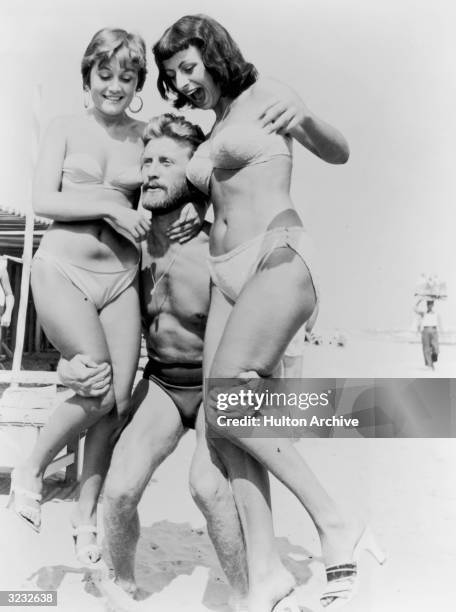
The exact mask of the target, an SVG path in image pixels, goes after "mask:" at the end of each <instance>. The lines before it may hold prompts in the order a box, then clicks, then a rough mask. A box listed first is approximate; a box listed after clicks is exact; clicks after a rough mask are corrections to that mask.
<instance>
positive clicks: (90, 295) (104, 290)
mask: <svg viewBox="0 0 456 612" xmlns="http://www.w3.org/2000/svg"><path fill="white" fill-rule="evenodd" d="M34 259H35V260H38V259H40V260H41V261H44V262H46V263H47V264H48V265H51V266H53V267H54V268H55V269H56V270H58V271H59V272H60V274H62V276H64V277H65V278H66V279H68V280H69V281H70V282H71V283H72V284H73V285H74V286H75V287H77V288H78V289H79V290H80V291H81V292H82V293H83V294H84V295H85V296H86V297H87V299H88V300H89V301H90V302H92V304H94V306H95V307H96V309H97V310H102V309H103V308H104V307H105V306H106V305H107V304H109V303H110V302H112V301H113V300H115V299H116V298H117V297H118V296H119V295H120V294H121V293H123V292H124V291H125V290H126V289H127V288H128V287H129V286H130V285H131V284H132V283H133V282H134V280H135V278H136V274H137V272H138V264H137V263H136V264H135V265H134V266H131V267H130V268H126V269H123V270H117V271H115V272H99V271H96V270H91V269H89V268H84V267H82V266H79V265H77V264H74V263H72V262H69V261H66V260H65V259H60V258H57V257H56V256H55V255H54V254H52V253H49V252H48V251H45V250H44V249H41V248H40V249H38V251H37V252H36V253H35V256H34Z"/></svg>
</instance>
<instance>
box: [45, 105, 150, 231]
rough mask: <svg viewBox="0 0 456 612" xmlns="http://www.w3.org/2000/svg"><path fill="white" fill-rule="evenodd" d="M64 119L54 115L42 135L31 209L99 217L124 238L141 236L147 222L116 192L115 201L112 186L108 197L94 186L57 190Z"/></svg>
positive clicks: (59, 216) (58, 216) (68, 217)
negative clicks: (117, 199)
mask: <svg viewBox="0 0 456 612" xmlns="http://www.w3.org/2000/svg"><path fill="white" fill-rule="evenodd" d="M68 121H69V119H68V118H67V117H59V118H57V119H55V120H54V121H53V122H52V123H51V125H50V126H49V129H48V131H47V132H46V135H45V137H44V139H43V142H42V145H41V150H40V154H39V158H38V164H37V167H36V171H35V180H34V185H33V209H34V211H35V212H36V213H37V214H38V215H42V216H43V217H48V218H50V219H52V220H54V221H63V222H65V221H67V222H71V221H91V220H95V219H103V220H105V221H107V222H108V223H110V225H112V226H113V227H114V229H116V230H117V231H119V232H120V233H122V234H124V235H126V236H127V237H128V238H130V239H133V240H136V241H138V240H142V239H143V238H144V237H145V234H146V232H147V231H148V229H149V225H150V222H149V221H148V220H146V219H145V218H144V216H143V215H142V214H141V213H140V212H138V211H135V210H131V209H129V208H127V207H126V206H125V205H124V201H125V200H124V197H123V196H121V195H120V194H119V204H116V202H115V200H114V198H115V197H116V192H115V191H114V190H113V191H112V192H110V194H109V200H106V199H103V197H100V192H98V193H97V190H96V189H93V190H84V191H83V192H80V193H76V192H71V191H70V192H62V191H61V183H62V168H63V163H64V159H65V153H66V135H67V131H68ZM100 191H101V190H100Z"/></svg>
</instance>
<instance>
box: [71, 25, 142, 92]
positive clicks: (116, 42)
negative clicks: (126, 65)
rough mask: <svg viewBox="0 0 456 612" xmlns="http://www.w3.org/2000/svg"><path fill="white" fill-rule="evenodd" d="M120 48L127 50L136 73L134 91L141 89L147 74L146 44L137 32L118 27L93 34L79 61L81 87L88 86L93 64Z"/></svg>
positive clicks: (102, 60) (110, 55)
mask: <svg viewBox="0 0 456 612" xmlns="http://www.w3.org/2000/svg"><path fill="white" fill-rule="evenodd" d="M121 50H125V51H126V52H127V54H128V58H129V61H130V62H131V64H132V67H133V68H134V70H136V72H137V74H138V84H137V86H136V91H141V89H142V88H143V85H144V81H145V80H146V74H147V66H146V45H145V43H144V40H143V39H142V38H141V36H139V35H138V34H133V33H131V32H127V31H126V30H121V29H120V28H104V29H103V30H99V31H98V32H97V33H96V34H94V36H93V38H92V40H91V41H90V43H89V46H88V47H87V49H86V50H85V53H84V56H83V58H82V62H81V74H82V85H83V87H84V88H87V87H90V71H91V70H92V67H93V66H94V65H95V64H97V63H103V62H107V61H109V60H110V59H111V57H112V56H113V55H114V54H116V53H118V52H119V51H121Z"/></svg>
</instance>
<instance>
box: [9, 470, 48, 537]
mask: <svg viewBox="0 0 456 612" xmlns="http://www.w3.org/2000/svg"><path fill="white" fill-rule="evenodd" d="M21 497H22V498H23V499H22V501H21ZM42 499H43V496H42V495H41V493H35V492H34V491H29V490H28V489H24V487H21V486H19V485H18V484H16V470H13V471H12V472H11V489H10V494H9V498H8V502H7V504H6V507H7V508H11V510H13V512H14V513H15V514H16V515H17V516H18V517H19V518H20V519H22V520H23V521H24V523H26V524H27V525H28V526H29V527H31V528H32V529H33V530H34V531H36V532H37V533H39V532H40V529H41V507H40V505H39V504H40V502H41V500H42ZM27 500H29V501H30V500H31V501H33V502H37V503H38V507H37V506H36V503H35V504H33V505H32V504H30V503H27Z"/></svg>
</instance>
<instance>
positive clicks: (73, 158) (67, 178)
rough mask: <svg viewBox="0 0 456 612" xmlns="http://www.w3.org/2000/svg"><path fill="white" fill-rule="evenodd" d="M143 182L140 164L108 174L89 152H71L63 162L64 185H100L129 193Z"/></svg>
mask: <svg viewBox="0 0 456 612" xmlns="http://www.w3.org/2000/svg"><path fill="white" fill-rule="evenodd" d="M141 182H142V181H141V172H140V169H139V165H138V166H131V167H129V168H125V170H122V172H119V173H118V174H117V175H116V176H106V175H105V174H104V173H103V171H102V169H101V167H100V164H99V163H98V162H97V160H96V159H94V158H93V157H92V156H91V155H88V154H87V153H70V154H69V155H67V156H66V157H65V161H64V164H63V177H62V186H66V185H71V186H72V187H74V186H75V185H87V184H91V185H100V186H102V187H104V188H106V189H117V190H119V191H122V192H123V193H125V195H129V194H130V193H132V192H133V191H135V190H136V189H138V188H139V187H140V186H141Z"/></svg>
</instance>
